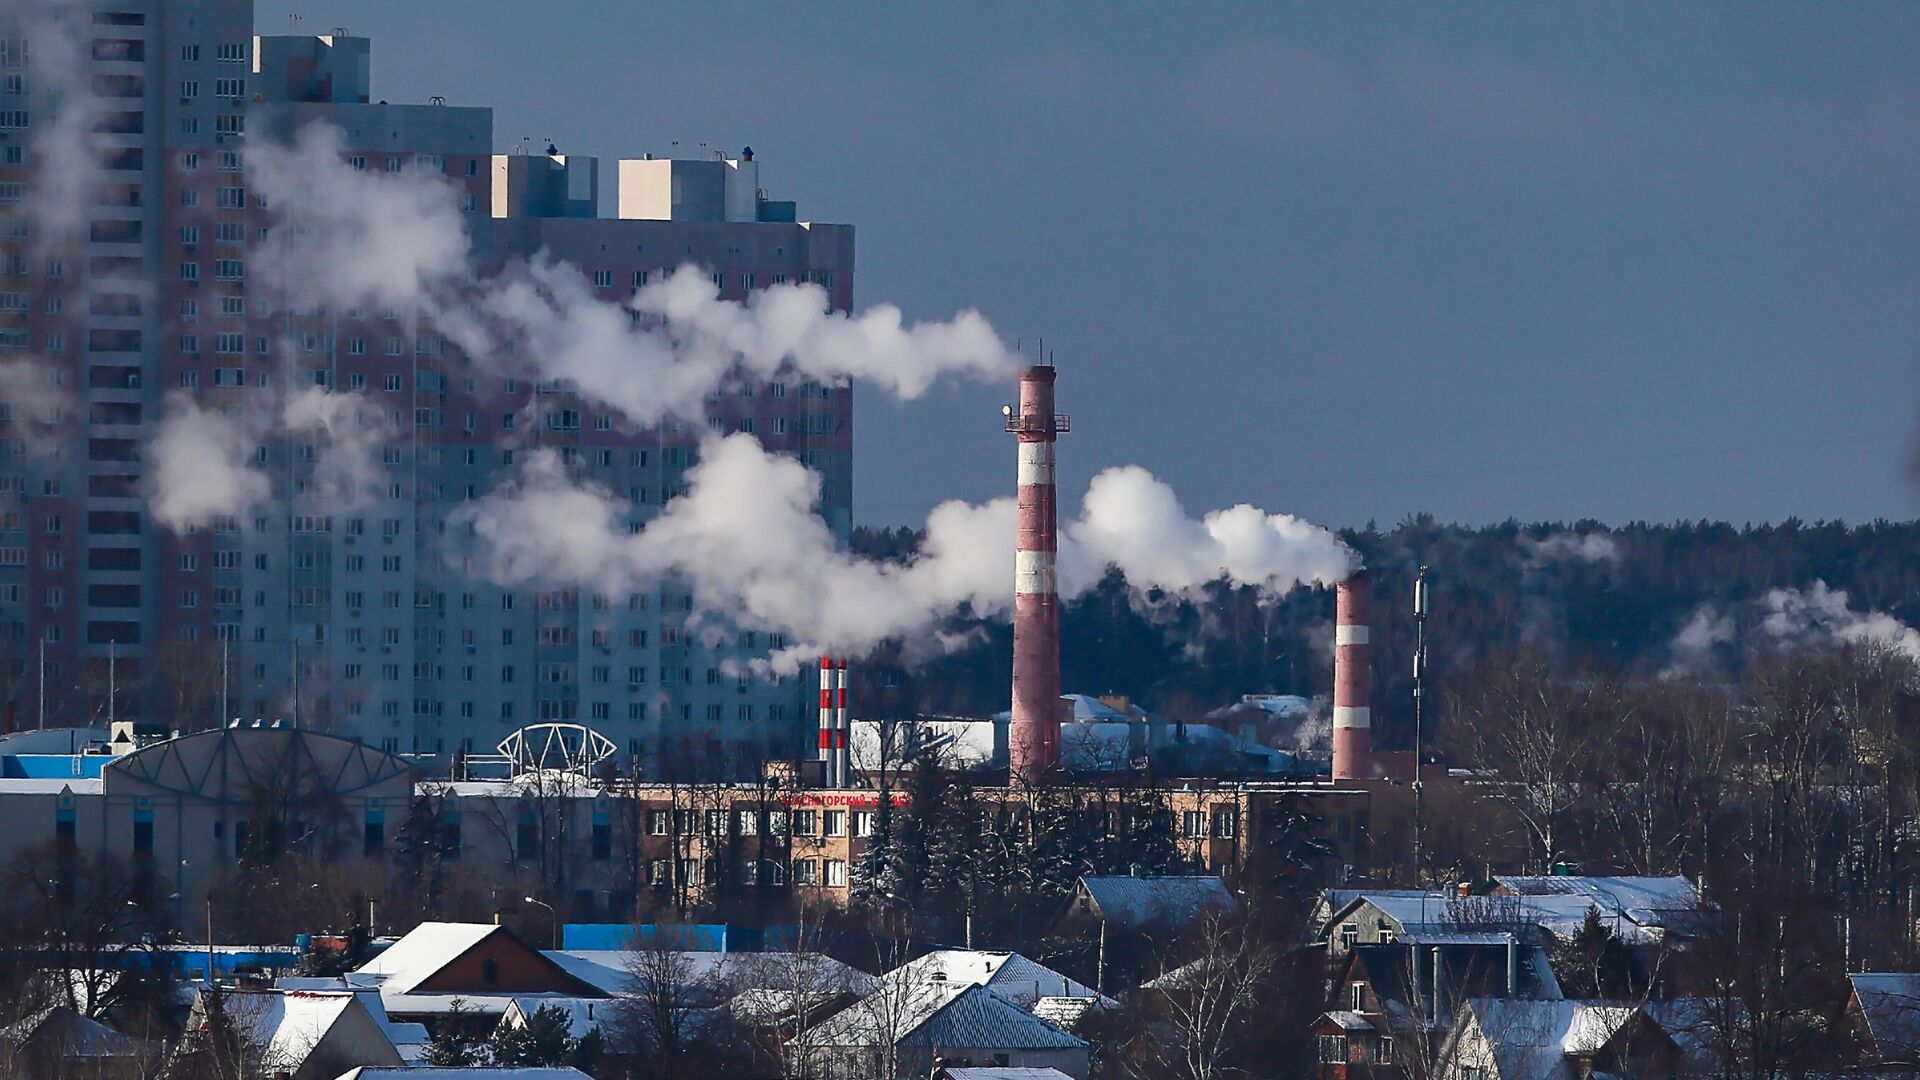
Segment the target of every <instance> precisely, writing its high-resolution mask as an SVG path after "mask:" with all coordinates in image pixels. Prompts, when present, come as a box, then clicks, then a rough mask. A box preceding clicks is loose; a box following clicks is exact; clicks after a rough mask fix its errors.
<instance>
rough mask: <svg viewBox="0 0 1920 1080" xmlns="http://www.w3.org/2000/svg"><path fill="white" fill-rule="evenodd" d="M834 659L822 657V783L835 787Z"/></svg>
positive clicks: (829, 656) (824, 655)
mask: <svg viewBox="0 0 1920 1080" xmlns="http://www.w3.org/2000/svg"><path fill="white" fill-rule="evenodd" d="M833 742H834V740H833V657H832V656H831V655H828V654H824V653H823V654H822V655H821V657H820V783H821V785H822V786H824V787H833V786H834V783H833Z"/></svg>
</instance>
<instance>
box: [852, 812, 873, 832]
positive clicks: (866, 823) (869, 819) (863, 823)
mask: <svg viewBox="0 0 1920 1080" xmlns="http://www.w3.org/2000/svg"><path fill="white" fill-rule="evenodd" d="M873 820H874V812H873V811H871V810H855V811H854V812H853V835H855V836H872V835H873Z"/></svg>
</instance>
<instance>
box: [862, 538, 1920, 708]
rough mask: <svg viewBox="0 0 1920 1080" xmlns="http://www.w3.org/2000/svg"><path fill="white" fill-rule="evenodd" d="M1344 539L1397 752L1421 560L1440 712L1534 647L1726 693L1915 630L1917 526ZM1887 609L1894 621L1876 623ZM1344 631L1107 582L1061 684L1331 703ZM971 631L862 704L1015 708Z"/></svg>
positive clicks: (1065, 659) (1209, 596)
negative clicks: (1802, 650) (1842, 648)
mask: <svg viewBox="0 0 1920 1080" xmlns="http://www.w3.org/2000/svg"><path fill="white" fill-rule="evenodd" d="M1341 535H1342V538H1343V539H1344V540H1345V541H1346V542H1347V543H1348V544H1349V545H1350V546H1351V547H1353V548H1354V550H1355V551H1357V552H1359V553H1360V555H1361V556H1362V558H1364V560H1365V562H1366V565H1367V567H1368V568H1369V570H1370V571H1371V573H1372V575H1373V579H1374V593H1375V602H1374V607H1375V616H1374V627H1373V641H1374V670H1375V691H1374V701H1373V707H1374V725H1375V731H1376V739H1382V740H1384V741H1386V742H1387V743H1389V744H1404V742H1405V740H1406V739H1407V733H1408V732H1410V730H1411V715H1410V714H1411V706H1410V702H1411V685H1410V678H1411V677H1410V665H1411V659H1410V657H1411V652H1412V643H1413V635H1414V624H1413V618H1412V614H1411V607H1412V588H1413V585H1412V582H1413V579H1414V576H1415V574H1416V572H1417V570H1418V568H1419V567H1420V566H1421V565H1427V566H1429V567H1431V571H1430V578H1429V580H1430V582H1431V585H1432V593H1433V603H1432V615H1431V618H1430V619H1429V622H1428V633H1429V640H1430V653H1431V656H1432V669H1431V670H1432V673H1433V676H1434V678H1435V679H1436V680H1437V682H1436V691H1437V693H1436V695H1435V698H1436V700H1438V701H1440V702H1441V703H1442V707H1443V708H1444V703H1445V701H1446V699H1447V697H1448V694H1447V686H1446V680H1447V678H1448V675H1449V673H1459V674H1461V675H1465V674H1466V673H1470V672H1475V671H1479V670H1483V669H1485V668H1487V667H1489V666H1497V665H1498V664H1499V663H1500V662H1501V659H1502V658H1503V657H1513V656H1518V655H1520V654H1522V653H1524V654H1527V655H1529V656H1530V657H1533V658H1535V659H1545V660H1548V661H1550V662H1552V663H1554V665H1555V666H1557V667H1562V668H1563V670H1565V671H1567V672H1570V673H1571V672H1582V671H1584V672H1605V673H1608V674H1610V675H1613V676H1618V677H1629V678H1631V677H1647V678H1652V677H1657V676H1659V675H1661V674H1662V673H1672V672H1676V671H1679V672H1684V673H1685V674H1687V675H1690V676H1694V677H1697V678H1701V679H1705V680H1708V681H1730V680H1732V679H1733V678H1735V677H1736V676H1737V675H1738V674H1739V673H1740V671H1741V669H1742V668H1743V667H1744V666H1745V664H1746V662H1747V660H1748V658H1749V657H1750V656H1751V655H1753V654H1754V653H1755V652H1757V651H1759V650H1761V649H1763V648H1764V647H1765V646H1766V645H1768V644H1775V643H1780V642H1781V641H1782V639H1786V638H1795V639H1800V640H1803V641H1807V642H1809V643H1817V642H1818V641H1819V640H1821V639H1826V640H1844V639H1847V638H1848V637H1849V636H1852V635H1865V634H1869V633H1882V632H1885V631H1886V630H1888V629H1889V628H1892V629H1893V630H1895V631H1897V630H1898V629H1899V628H1900V626H1901V625H1903V624H1911V623H1913V622H1916V621H1920V522H1888V521H1876V522H1872V523H1870V524H1862V525H1848V524H1844V523H1840V522H1819V523H1807V522H1802V521H1797V520H1788V521H1784V522H1780V523H1778V524H1771V525H1754V526H1747V527H1744V528H1743V527H1737V526H1733V525H1729V524H1726V523H1723V522H1708V521H1700V522H1680V523H1675V524H1659V525H1654V524H1645V523H1633V524H1628V525H1622V526H1618V527H1609V526H1607V525H1604V524H1601V523H1599V522H1596V521H1575V522H1542V523H1532V524H1523V523H1520V522H1517V521H1507V522H1503V523H1500V524H1497V525H1488V526H1483V527H1478V528H1468V527H1464V526H1460V525H1451V524H1442V523H1439V522H1436V521H1434V520H1433V519H1432V518H1430V517H1424V516H1423V517H1415V518H1409V519H1407V520H1405V521H1403V522H1401V523H1400V524H1399V525H1397V526H1395V527H1394V528H1392V529H1390V530H1381V529H1378V528H1375V527H1369V528H1367V529H1364V530H1350V531H1346V532H1343V533H1342V534H1341ZM918 541H919V537H918V535H917V534H916V533H915V532H914V531H912V530H909V529H904V528H901V529H867V528H861V529H856V530H855V534H854V537H853V547H854V549H855V550H856V551H857V552H859V553H861V554H863V555H867V556H870V557H875V558H883V559H910V558H912V557H913V553H914V551H915V549H916V546H917V544H918ZM1009 575H1011V571H1009ZM1841 593H1844V594H1845V595H1844V597H1842V596H1841V595H1840V594H1841ZM1875 614H1878V615H1882V616H1886V617H1888V618H1887V619H1883V620H1881V621H1880V622H1877V623H1868V622H1867V621H1866V620H1867V619H1868V618H1869V617H1870V616H1872V615H1875ZM1332 620H1333V593H1332V590H1330V589H1318V588H1305V587H1302V588H1296V589H1294V590H1292V591H1291V592H1289V593H1287V594H1286V595H1283V596H1277V597H1276V596H1270V595H1263V594H1262V593H1261V591H1260V590H1257V589H1253V588H1232V587H1228V586H1226V585H1224V584H1219V585H1215V586H1212V587H1209V588H1208V589H1206V590H1205V594H1204V595H1203V596H1200V597H1197V598H1183V597H1165V596H1158V595H1146V596H1138V595H1135V591H1134V590H1132V589H1130V588H1129V587H1128V585H1127V583H1126V582H1125V581H1124V580H1123V579H1121V578H1120V577H1119V576H1118V575H1109V576H1108V578H1107V579H1106V580H1105V581H1103V582H1102V583H1101V584H1100V585H1099V586H1098V587H1097V588H1095V589H1093V590H1092V591H1090V592H1088V593H1086V594H1084V595H1082V596H1079V597H1077V598H1075V599H1073V600H1071V601H1070V602H1068V604H1067V605H1066V610H1065V614H1064V618H1063V625H1062V629H1063V634H1062V664H1063V668H1064V684H1065V686H1066V688H1067V689H1068V690H1069V692H1081V693H1094V694H1099V693H1117V694H1125V695H1127V696H1128V697H1130V698H1132V699H1133V700H1134V701H1135V702H1137V703H1139V704H1141V705H1143V706H1145V707H1147V708H1149V709H1152V710H1155V711H1158V712H1161V713H1163V714H1166V715H1167V716H1169V717H1171V718H1188V717H1191V716H1195V715H1198V714H1199V713H1203V712H1205V711H1207V710H1208V709H1212V708H1216V707H1218V706H1220V705H1223V704H1226V703H1228V702H1230V701H1233V700H1235V699H1237V698H1238V697H1239V695H1241V694H1247V693H1293V694H1302V695H1315V694H1324V693H1327V692H1329V690H1330V687H1331V685H1332V675H1333V671H1332V656H1331V641H1332ZM1889 620H1894V621H1897V622H1894V621H1889ZM956 623H958V624H959V625H960V626H961V627H963V628H966V629H970V630H971V631H972V638H971V640H970V643H969V644H968V645H967V646H966V647H964V648H961V649H960V650H958V651H955V652H951V653H949V654H947V655H944V656H938V657H933V658H927V657H924V656H921V657H915V656H902V655H901V651H900V650H898V649H896V650H893V651H892V653H891V655H889V656H886V657H883V658H879V659H881V660H884V661H895V662H898V663H897V666H896V664H895V663H891V662H883V663H878V664H872V665H870V670H869V671H868V672H867V673H866V678H865V680H860V681H856V689H857V690H865V691H866V693H867V695H868V696H867V706H868V707H871V708H877V709H880V710H883V711H886V712H894V713H906V712H939V713H963V714H972V715H979V714H984V713H988V712H993V711H998V710H1002V709H1005V708H1006V707H1007V705H1006V702H1007V683H1008V680H1009V678H1010V674H1011V660H1010V649H1011V636H1012V631H1011V629H1010V628H1009V627H1008V626H1007V625H1006V623H1004V622H1002V621H998V620H981V619H966V618H962V619H959V620H956ZM1917 640H1920V639H1917Z"/></svg>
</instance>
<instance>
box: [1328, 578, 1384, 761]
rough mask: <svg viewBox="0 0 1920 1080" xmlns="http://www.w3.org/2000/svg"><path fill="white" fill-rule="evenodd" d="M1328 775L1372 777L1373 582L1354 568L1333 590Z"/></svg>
mask: <svg viewBox="0 0 1920 1080" xmlns="http://www.w3.org/2000/svg"><path fill="white" fill-rule="evenodd" d="M1334 596H1335V599H1334V619H1333V623H1334V625H1333V633H1334V638H1333V778H1334V779H1335V780H1367V779H1371V778H1372V777H1373V772H1374V770H1373V717H1372V712H1371V704H1372V701H1373V646H1372V642H1371V641H1370V640H1369V624H1370V623H1371V622H1372V621H1373V581H1372V580H1371V579H1370V578H1368V577H1367V572H1366V571H1365V570H1356V571H1354V573H1353V576H1352V577H1349V578H1348V579H1347V580H1345V581H1343V582H1341V583H1340V584H1339V586H1338V588H1337V589H1336V591H1335V594H1334Z"/></svg>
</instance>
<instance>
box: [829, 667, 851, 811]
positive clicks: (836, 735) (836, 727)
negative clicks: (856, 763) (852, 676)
mask: <svg viewBox="0 0 1920 1080" xmlns="http://www.w3.org/2000/svg"><path fill="white" fill-rule="evenodd" d="M847 728H848V723H847V658H846V657H844V656H843V657H841V658H840V663H839V664H838V665H837V666H836V667H835V668H834V676H833V786H834V787H837V788H843V787H847V786H848V785H850V784H851V783H852V782H853V777H852V775H851V773H852V771H853V770H852V769H851V768H850V767H849V766H850V764H851V762H850V760H849V754H850V752H851V748H850V747H848V745H847Z"/></svg>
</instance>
